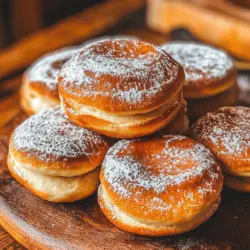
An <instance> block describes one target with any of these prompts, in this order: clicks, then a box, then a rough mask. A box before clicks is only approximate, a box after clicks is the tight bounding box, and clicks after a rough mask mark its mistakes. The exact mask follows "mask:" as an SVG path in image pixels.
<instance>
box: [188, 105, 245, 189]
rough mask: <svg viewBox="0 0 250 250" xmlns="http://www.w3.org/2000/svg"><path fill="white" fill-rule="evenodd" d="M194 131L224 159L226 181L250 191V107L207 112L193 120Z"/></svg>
mask: <svg viewBox="0 0 250 250" xmlns="http://www.w3.org/2000/svg"><path fill="white" fill-rule="evenodd" d="M190 134H191V136H192V137H194V138H195V139H196V140H198V141H199V142H201V143H203V144H204V145H205V146H206V147H208V148H210V150H211V151H212V152H213V153H214V155H215V156H216V157H217V159H218V160H219V161H220V162H221V164H222V168H223V170H224V172H225V185H227V186H229V187H231V188H234V189H237V190H241V191H250V183H249V177H250V108H248V107H240V106H236V107H224V108H220V109H218V110H216V111H214V112H210V113H207V114H206V115H205V116H203V117H201V118H200V119H199V120H198V121H197V122H196V123H195V124H193V126H192V127H191V131H190ZM238 183H241V184H242V185H241V184H239V185H238Z"/></svg>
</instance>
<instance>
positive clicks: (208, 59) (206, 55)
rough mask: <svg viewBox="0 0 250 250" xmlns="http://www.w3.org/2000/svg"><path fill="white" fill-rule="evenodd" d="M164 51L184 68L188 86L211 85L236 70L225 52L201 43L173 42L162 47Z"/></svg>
mask: <svg viewBox="0 0 250 250" xmlns="http://www.w3.org/2000/svg"><path fill="white" fill-rule="evenodd" d="M162 49H163V50H165V51H166V52H167V53H168V54H170V55H171V56H172V57H173V58H174V59H175V60H176V61H177V62H179V63H180V64H181V65H182V66H183V68H184V71H185V75H186V85H187V84H198V83H200V81H202V82H205V83H206V84H209V83H210V82H211V81H213V80H216V79H218V78H219V79H222V78H225V77H226V76H227V74H228V73H229V72H230V71H232V69H233V68H234V64H233V61H232V59H231V58H230V57H229V56H228V55H227V54H226V53H225V52H223V51H221V50H218V49H215V48H212V47H209V46H205V45H202V44H199V43H184V42H172V43H167V44H164V45H162Z"/></svg>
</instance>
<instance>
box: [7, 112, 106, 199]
mask: <svg viewBox="0 0 250 250" xmlns="http://www.w3.org/2000/svg"><path fill="white" fill-rule="evenodd" d="M107 149H108V144H107V143H106V141H105V140H104V138H103V137H102V136H101V135H99V134H97V133H95V132H93V131H90V130H87V129H85V128H81V127H79V126H77V125H75V124H73V123H72V122H71V121H70V120H68V118H67V117H66V115H65V114H64V113H63V111H62V110H61V109H60V108H50V109H47V110H46V111H43V112H40V113H39V114H36V115H34V116H32V117H30V118H29V119H27V120H26V121H25V122H24V123H22V124H21V125H20V126H19V127H17V128H16V129H15V130H14V132H13V134H12V136H11V139H10V146H9V155H8V166H9V170H10V172H11V173H12V175H13V177H14V178H16V179H17V181H19V182H20V183H21V184H23V185H24V186H25V187H26V188H28V189H29V190H31V191H32V192H33V193H34V194H35V195H37V196H39V197H41V198H43V199H46V200H49V201H54V202H69V201H74V200H78V199H81V198H84V197H86V196H88V195H90V194H92V193H93V192H95V190H96V189H97V186H98V184H99V181H98V180H99V177H98V175H99V166H100V165H101V163H102V161H103V159H104V156H105V153H106V151H107Z"/></svg>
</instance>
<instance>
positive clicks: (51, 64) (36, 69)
mask: <svg viewBox="0 0 250 250" xmlns="http://www.w3.org/2000/svg"><path fill="white" fill-rule="evenodd" d="M77 51H78V50H77V48H73V47H71V48H64V49H61V50H57V51H55V52H52V53H49V54H46V55H45V56H43V57H41V58H39V59H38V60H37V61H35V62H34V63H33V64H32V65H31V66H30V67H29V68H28V69H27V70H26V71H25V73H24V75H23V84H22V87H21V100H20V101H21V106H22V108H23V109H24V111H25V112H26V113H27V114H29V115H31V114H34V113H38V112H39V111H41V110H44V109H46V108H49V107H54V106H58V105H59V104H60V99H59V94H58V88H57V77H58V73H59V71H60V70H61V68H62V66H63V64H64V63H65V62H66V61H67V60H69V59H70V58H71V56H72V55H73V54H74V53H76V52H77Z"/></svg>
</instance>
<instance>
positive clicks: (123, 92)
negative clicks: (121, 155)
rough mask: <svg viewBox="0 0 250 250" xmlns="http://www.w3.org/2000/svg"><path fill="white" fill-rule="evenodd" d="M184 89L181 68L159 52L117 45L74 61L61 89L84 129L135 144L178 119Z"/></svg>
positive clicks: (136, 44) (138, 44)
mask: <svg viewBox="0 0 250 250" xmlns="http://www.w3.org/2000/svg"><path fill="white" fill-rule="evenodd" d="M183 83H184V72H183V69H182V67H181V66H180V65H179V64H178V63H177V62H176V61H174V60H173V59H172V58H171V57H170V56H169V55H168V54H166V53H165V52H164V51H162V50H161V49H160V48H158V47H156V46H154V45H152V44H149V43H145V42H142V41H135V40H129V39H114V40H102V41H98V42H96V43H92V44H90V45H87V46H86V47H84V48H83V49H82V50H81V51H80V52H79V53H77V54H76V55H74V56H73V57H72V58H71V59H70V60H69V61H68V62H67V63H66V64H65V65H64V66H63V68H62V70H61V72H60V75H59V78H58V89H59V93H60V97H61V101H62V107H63V109H64V110H65V112H66V114H67V115H68V117H69V118H70V119H71V120H72V121H73V122H75V123H76V124H78V125H79V126H83V127H86V128H90V129H93V130H95V131H98V132H100V133H102V134H105V135H107V136H110V137H117V138H134V137H139V136H144V135H148V134H152V133H153V132H155V131H157V130H160V129H161V128H163V127H165V126H166V125H168V124H169V123H170V122H172V121H173V120H174V119H175V117H176V116H177V114H178V113H179V111H180V110H181V108H182V106H183V105H184V100H183V94H182V85H183ZM184 115H185V114H184Z"/></svg>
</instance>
